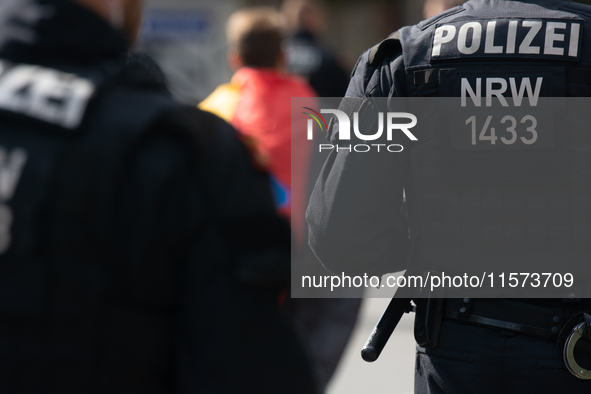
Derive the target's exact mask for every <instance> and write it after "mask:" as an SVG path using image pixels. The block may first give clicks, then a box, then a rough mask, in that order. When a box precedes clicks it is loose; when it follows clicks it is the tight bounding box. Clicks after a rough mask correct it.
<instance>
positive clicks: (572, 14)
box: [307, 0, 591, 394]
mask: <svg viewBox="0 0 591 394" xmlns="http://www.w3.org/2000/svg"><path fill="white" fill-rule="evenodd" d="M590 32H591V7H589V6H584V5H581V4H577V3H573V2H571V1H566V0H523V1H510V0H470V1H468V2H466V3H465V4H463V5H462V6H458V7H455V8H452V9H450V10H448V11H446V12H444V13H442V14H439V15H437V16H435V17H432V18H430V19H428V20H425V21H423V22H421V23H419V24H418V25H416V26H412V27H405V28H403V29H401V30H400V31H398V32H396V33H394V34H393V35H392V36H390V37H389V38H388V39H386V40H384V41H383V42H382V43H380V44H379V45H376V46H375V47H373V48H372V49H370V50H369V51H367V52H366V53H365V54H363V55H362V57H361V58H360V60H359V62H358V66H357V68H356V71H355V74H354V77H353V79H352V81H351V84H350V85H349V89H348V92H347V95H346V96H348V97H356V98H362V99H364V98H365V99H368V100H353V101H349V104H341V109H342V110H343V111H345V112H347V113H348V115H350V118H351V119H353V116H352V114H353V112H356V111H358V110H360V108H361V105H358V106H356V105H351V104H350V102H361V103H363V102H370V101H371V98H374V97H428V96H435V97H436V96H441V97H460V94H461V89H462V81H463V80H464V83H468V84H471V86H472V89H474V88H473V87H474V86H476V85H475V84H476V83H477V82H478V81H480V82H481V83H483V84H485V82H487V78H488V81H490V82H491V83H497V82H498V83H500V84H502V81H499V80H500V79H503V80H504V81H505V82H506V83H507V85H509V83H510V81H511V78H513V80H514V81H515V80H521V81H522V83H524V81H529V82H530V84H531V86H530V88H531V89H530V93H529V94H530V96H531V95H536V94H539V96H541V97H569V96H570V97H582V96H585V97H588V96H589V95H591V79H589V74H590V73H591V69H590V67H591V47H590V43H591V40H590V39H591V35H590V34H591V33H590ZM466 81H467V82H466ZM508 81H509V82H508ZM483 86H484V85H483ZM464 88H465V86H464ZM495 88H499V86H495ZM525 88H526V89H527V87H525ZM500 90H502V89H500ZM507 91H509V89H507ZM536 91H537V93H536ZM473 93H474V95H473V96H474V97H476V96H478V95H484V88H483V90H482V91H478V92H477V90H476V89H474V92H473ZM346 102H347V100H344V101H343V103H346ZM555 133H562V134H563V135H558V134H557V135H556V137H555V138H556V141H561V143H562V141H564V144H561V145H559V144H558V143H557V144H556V145H555V148H553V150H546V151H544V153H545V154H546V155H547V156H545V157H547V158H549V160H556V159H557V158H560V160H562V162H560V166H559V168H560V171H563V172H562V173H560V174H558V175H557V176H554V175H556V174H555V173H553V172H552V173H543V172H542V171H540V169H539V167H538V168H535V167H532V166H533V164H532V163H533V158H534V157H536V154H537V152H538V151H537V150H536V149H538V147H536V146H535V145H533V144H532V145H531V146H532V148H531V149H533V151H532V150H525V149H523V150H520V151H519V152H518V151H514V152H513V153H511V158H510V160H514V163H516V166H515V167H514V172H511V171H509V172H504V174H505V176H506V179H505V180H502V179H499V178H497V179H496V180H495V181H494V182H492V183H490V182H489V183H487V182H488V181H487V180H486V179H487V178H486V177H485V176H484V174H483V175H482V176H481V178H480V179H476V178H475V177H476V175H475V169H483V170H484V169H486V168H485V167H483V166H482V162H481V161H479V160H480V159H479V158H481V157H486V158H488V159H490V158H491V157H492V158H497V159H498V158H499V157H501V156H499V155H502V154H505V155H508V154H507V152H506V151H495V152H492V151H487V152H484V153H482V151H476V152H474V151H472V152H463V153H457V152H453V151H452V152H449V145H446V144H445V143H443V144H441V143H437V138H439V137H438V135H437V134H435V135H432V136H431V138H429V139H421V138H419V141H417V142H414V143H412V144H409V143H408V140H406V142H403V144H404V146H405V150H404V152H402V153H400V154H399V155H397V156H395V157H394V158H393V157H392V156H390V157H386V156H387V155H382V156H380V155H377V156H376V157H379V158H378V159H377V161H376V160H366V159H364V156H363V155H359V154H357V155H356V154H353V153H350V152H349V151H347V150H341V151H340V152H338V153H337V152H336V150H333V151H332V152H331V156H330V157H329V159H328V161H327V162H326V164H325V167H324V169H323V172H322V174H321V175H320V178H319V180H318V183H317V185H316V188H315V190H314V192H313V195H312V199H311V202H310V205H309V208H308V212H307V216H308V222H309V224H310V244H311V246H312V248H313V249H314V251H315V253H316V255H317V256H318V257H319V258H320V260H321V261H322V262H323V264H325V266H327V267H328V268H329V269H331V270H332V271H334V272H341V271H343V269H344V268H346V269H347V270H348V272H351V273H361V272H365V273H368V274H376V275H379V274H383V273H386V272H396V271H400V270H403V269H406V268H409V269H412V270H415V272H416V271H422V270H423V269H425V267H437V264H438V262H439V261H440V260H441V259H449V260H450V261H460V262H465V263H466V264H469V263H470V262H472V263H474V264H477V263H480V262H481V261H480V260H482V261H484V260H485V259H489V260H487V261H498V262H502V261H503V259H511V258H527V257H528V256H531V255H536V256H537V258H540V259H554V261H555V263H554V264H555V265H556V267H559V265H560V264H562V263H563V262H564V261H567V260H568V259H569V258H570V257H572V256H574V255H577V256H579V257H580V256H585V255H586V256H588V255H589V254H588V253H589V250H588V249H589V247H588V244H589V241H588V240H586V238H585V236H586V235H585V236H583V235H582V234H580V233H579V234H578V235H577V234H575V233H576V231H574V229H575V228H578V229H586V228H588V227H589V225H590V223H589V219H588V216H586V215H587V212H589V208H590V206H591V198H590V197H589V193H588V192H589V191H590V190H591V189H590V185H589V181H588V180H587V178H585V176H583V175H581V176H578V175H577V173H579V172H580V168H581V167H580V166H581V165H582V164H581V163H586V162H587V160H588V156H585V155H588V153H586V152H587V151H588V149H589V145H590V144H589V141H587V137H586V136H585V135H582V134H581V135H571V134H567V131H566V130H564V129H559V130H556V131H555ZM524 138H525V137H524ZM337 140H338V136H337V135H336V132H333V135H332V141H333V143H334V144H336V143H337ZM527 142H530V140H527ZM544 148H545V149H550V148H549V147H544ZM444 154H445V155H447V156H446V157H447V158H453V160H456V161H457V162H458V163H463V165H462V166H454V167H449V168H448V167H445V166H446V165H448V166H449V165H450V164H449V163H450V162H451V160H452V159H450V160H448V161H441V160H438V159H437V158H438V157H443V155H444ZM495 155H497V156H495ZM505 157H508V156H505ZM575 157H576V159H575ZM581 160H582V162H581ZM539 163H540V162H539V161H538V164H539ZM456 164H457V163H456ZM437 166H439V167H437ZM588 170H589V169H587V170H583V172H581V174H583V173H587V174H588ZM522 171H529V173H530V174H538V175H539V176H537V177H535V176H534V177H533V178H531V177H530V178H525V179H526V181H522V182H516V179H517V178H516V176H514V174H515V173H523V172H522ZM585 171H587V172H585ZM368 174H371V176H369V177H368ZM443 174H452V175H453V181H451V182H450V181H449V179H450V178H449V177H448V178H442V177H443V176H444V175H443ZM371 179H375V180H376V181H372V180H371ZM475 179H476V181H475ZM540 185H542V186H540ZM359 189H362V192H361V193H357V194H354V193H353V190H359ZM403 193H404V194H405V196H406V204H405V205H403V201H404V198H403ZM491 193H493V194H491ZM536 193H539V194H536ZM552 193H553V194H552ZM363 196H364V197H365V199H363V198H362V197H363ZM552 196H554V197H556V198H554V197H552ZM493 200H494V201H493ZM438 201H439V202H440V203H439V202H438ZM399 212H403V213H404V214H401V215H399V214H398V213H399ZM458 212H461V213H462V215H459V214H458V215H456V214H455V213H458ZM406 215H407V217H405V216H406ZM368 217H371V220H366V219H365V218H368ZM443 218H447V219H445V220H448V221H450V222H449V223H450V225H454V226H456V227H457V228H465V229H471V232H470V231H463V232H460V233H454V234H452V233H445V232H443V233H438V232H437V229H438V228H445V226H440V227H438V226H437V223H438V222H439V223H443V221H444V219H443ZM406 219H407V220H408V224H407V221H406ZM454 220H460V222H454ZM534 225H538V226H540V225H541V226H542V227H544V228H545V229H546V230H545V231H544V232H543V233H540V234H536V233H535V232H532V233H528V234H527V239H520V241H521V243H520V242H515V241H516V240H515V239H511V238H510V237H511V236H510V234H518V233H519V232H521V231H522V230H523V229H525V228H526V227H527V226H534ZM462 226H465V227H462ZM494 226H496V227H497V228H498V227H499V226H500V227H501V228H503V234H504V235H503V237H504V238H503V242H504V244H503V245H501V246H498V247H502V248H503V253H494V252H495V251H492V253H491V250H490V245H491V243H487V241H488V240H487V239H486V238H479V237H480V236H482V235H480V234H484V233H485V232H484V231H483V230H484V229H490V228H491V227H494ZM560 226H562V227H560ZM565 226H566V227H565ZM569 226H573V227H572V229H568V228H570V227H569ZM559 227H560V228H562V229H564V228H567V229H568V230H566V231H562V232H556V231H554V232H552V231H549V230H551V229H556V228H559ZM343 228H346V229H350V230H349V231H347V232H343V231H340V232H339V231H337V230H338V229H343ZM537 228H538V229H539V228H540V227H537ZM582 231H586V230H582ZM409 233H410V242H409V239H408V238H409V235H408V234H409ZM585 234H588V233H587V232H585ZM454 237H455V238H454ZM482 237H484V236H482ZM359 239H364V240H371V241H372V242H371V248H370V247H368V246H367V245H365V246H364V245H363V244H362V242H360V241H359ZM458 245H459V246H458ZM462 245H468V246H470V247H471V249H470V250H467V249H463V246H462ZM487 246H489V248H488V249H487V248H486V247H487ZM464 247H465V246H464ZM536 248H537V250H536ZM540 248H543V250H545V254H543V253H542V254H540V253H539V250H540ZM406 255H408V256H409V258H408V260H406V259H404V258H401V257H400V256H406ZM495 259H497V260H495ZM446 262H447V263H449V262H448V261H446ZM417 303H418V309H417V311H418V312H420V308H421V305H424V303H423V302H421V301H420V300H418V302H417ZM589 310H591V303H590V302H589V301H588V300H585V299H538V300H528V299H505V300H500V299H498V300H492V299H468V298H467V299H448V300H445V302H444V304H443V308H442V313H441V315H442V317H443V320H442V321H441V326H440V329H439V330H436V331H438V339H437V341H436V346H435V344H434V343H432V342H433V341H431V343H426V342H425V341H422V339H424V338H417V339H418V342H419V345H418V346H417V358H416V376H415V391H416V392H417V393H462V394H463V393H524V392H527V393H533V392H535V393H557V392H588V391H589V390H591V381H590V380H588V379H589V375H588V369H589V368H591V364H590V363H589V358H588V356H589V351H588V349H589V347H588V344H587V343H586V344H584V345H583V343H581V346H582V347H581V349H580V354H579V359H578V363H579V364H580V366H581V367H582V368H579V369H578V370H572V371H569V369H567V366H566V365H565V360H564V359H563V354H562V348H563V346H564V341H565V339H564V338H565V337H569V335H570V334H571V333H572V328H573V325H574V324H578V323H579V322H581V321H583V320H584V318H583V316H584V315H583V313H584V312H588V311H589ZM587 319H588V317H587ZM581 324H583V323H581ZM586 324H588V323H586ZM415 335H416V331H415ZM570 337H571V338H572V335H571V336H570ZM557 345H558V346H557ZM571 361H572V360H571ZM571 369H572V368H571Z"/></svg>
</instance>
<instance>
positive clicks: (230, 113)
mask: <svg viewBox="0 0 591 394" xmlns="http://www.w3.org/2000/svg"><path fill="white" fill-rule="evenodd" d="M282 23H283V21H282V18H281V15H280V14H279V12H277V11H275V10H274V9H272V8H270V7H251V8H245V9H242V10H239V11H236V12H235V13H234V14H232V15H231V16H230V18H229V20H228V23H227V28H226V36H227V39H228V46H229V49H228V62H229V64H230V67H232V69H234V70H235V74H234V76H233V77H232V80H231V81H230V82H229V83H227V84H223V85H221V86H219V87H218V88H217V89H216V90H215V91H214V92H213V93H212V94H211V95H210V96H209V97H208V98H206V99H205V100H204V101H203V102H202V103H201V104H200V105H199V107H200V108H201V109H203V110H206V111H210V112H213V113H214V114H216V115H218V116H220V117H222V118H224V119H225V120H227V121H228V122H230V123H231V124H232V125H233V126H234V127H235V128H236V129H237V130H238V131H239V132H240V133H241V134H242V135H243V136H244V137H245V141H246V142H247V143H248V144H251V146H252V147H253V148H254V152H256V153H255V155H256V157H257V159H256V160H257V161H258V164H260V165H263V166H264V167H266V168H267V169H268V170H269V172H270V173H271V175H272V177H273V181H274V189H275V190H276V191H277V190H279V194H280V195H281V194H282V196H280V197H279V203H278V206H279V210H280V212H282V213H283V214H285V215H286V216H288V217H289V216H290V214H291V211H292V210H293V211H294V215H292V227H293V230H294V234H295V236H296V238H297V240H298V243H301V240H302V234H303V225H304V220H303V212H304V209H305V205H306V202H305V201H304V199H305V197H304V196H305V195H306V194H307V190H306V189H307V172H308V168H307V163H308V161H309V159H308V158H309V155H310V149H309V147H308V146H309V145H308V143H307V141H306V139H305V138H301V139H294V140H293V141H292V139H291V98H292V97H310V106H313V105H314V102H315V100H314V99H313V98H312V97H314V96H315V93H314V90H313V89H312V88H311V87H310V86H309V85H308V83H307V82H306V81H305V80H304V79H302V78H300V77H297V76H294V75H291V74H288V73H286V72H284V71H283V69H284V66H285V56H284V53H283V51H282V49H281V46H282V42H283V33H282V30H283V24H282ZM300 112H301V111H298V114H300ZM297 116H299V115H297ZM302 116H304V115H302ZM292 152H293V153H294V154H296V155H298V162H299V163H302V165H301V166H298V167H299V168H294V171H293V172H292V170H291V155H292ZM303 167H305V168H303ZM292 190H294V191H296V192H295V193H292ZM276 195H277V193H276Z"/></svg>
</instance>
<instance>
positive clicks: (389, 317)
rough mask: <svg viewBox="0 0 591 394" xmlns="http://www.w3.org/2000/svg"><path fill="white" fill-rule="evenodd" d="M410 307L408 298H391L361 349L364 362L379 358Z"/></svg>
mask: <svg viewBox="0 0 591 394" xmlns="http://www.w3.org/2000/svg"><path fill="white" fill-rule="evenodd" d="M410 306H411V305H410V298H392V301H390V304H388V307H387V308H386V310H385V311H384V313H383V314H382V317H380V320H379V321H378V323H377V324H376V326H375V327H374V329H373V331H372V333H371V335H370V336H369V338H368V339H367V342H365V345H364V346H363V349H361V357H362V358H363V359H364V360H365V361H367V362H368V363H371V362H374V361H376V360H377V359H378V357H380V354H381V353H382V350H384V346H386V343H387V342H388V339H390V336H391V335H392V332H393V331H394V329H395V328H396V326H397V325H398V322H399V321H400V319H401V318H402V315H404V313H405V312H408V310H409V309H410Z"/></svg>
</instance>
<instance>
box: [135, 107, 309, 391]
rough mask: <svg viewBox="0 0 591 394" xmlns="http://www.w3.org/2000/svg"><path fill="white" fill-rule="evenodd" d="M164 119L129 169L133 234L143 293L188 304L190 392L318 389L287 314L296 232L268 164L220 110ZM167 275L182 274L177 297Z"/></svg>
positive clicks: (182, 360) (180, 332)
mask: <svg viewBox="0 0 591 394" xmlns="http://www.w3.org/2000/svg"><path fill="white" fill-rule="evenodd" d="M153 129H154V131H153V133H152V134H151V136H150V137H149V138H148V139H147V141H146V142H145V143H144V144H143V145H142V147H141V149H140V153H139V154H138V155H137V157H136V159H134V163H133V164H132V165H131V170H130V175H129V177H127V182H130V184H127V185H126V187H127V189H128V191H129V193H128V194H129V195H130V196H133V199H131V198H130V200H129V201H126V203H125V206H126V207H128V209H129V210H131V211H132V212H131V215H130V212H127V215H128V216H129V217H130V219H128V221H129V223H127V224H128V226H127V228H129V229H131V230H130V231H129V234H127V235H125V236H126V238H127V239H128V242H129V241H132V242H131V243H130V244H131V245H134V246H135V247H134V249H133V250H131V252H130V255H131V256H134V255H136V256H142V257H141V258H139V257H138V258H136V259H134V261H137V262H138V264H141V266H138V268H137V272H138V274H137V276H136V277H138V278H139V277H142V278H143V279H144V280H139V279H138V280H137V281H136V283H137V284H138V290H139V291H136V292H135V294H136V297H135V298H136V299H139V300H150V299H152V300H154V301H153V302H158V301H160V302H162V303H164V304H165V305H166V304H170V305H172V306H173V307H174V308H179V309H180V317H179V319H180V321H179V324H178V327H177V333H176V334H175V338H176V344H175V346H176V351H177V353H178V358H177V362H178V363H179V371H180V372H179V374H180V377H179V384H180V385H181V387H180V389H179V392H204V393H209V392H211V393H237V392H241V391H243V390H244V388H245V387H248V388H249V389H252V390H253V392H257V393H269V394H271V393H279V392H282V393H294V394H295V393H313V392H314V389H313V381H312V377H311V376H312V375H311V373H310V371H309V366H308V362H307V360H306V357H305V356H304V353H303V350H302V349H301V348H300V345H299V343H298V341H297V340H296V338H295V336H294V335H293V334H292V333H291V331H290V330H289V329H288V328H287V327H286V326H284V323H283V322H282V320H281V319H280V317H279V306H278V294H279V290H280V289H282V288H285V286H286V284H287V283H288V280H289V272H290V257H291V256H290V253H291V252H290V246H291V244H290V241H291V238H290V230H289V224H288V223H287V222H286V221H285V220H284V219H282V218H280V217H279V216H278V215H277V213H276V211H275V207H274V203H273V198H272V194H271V189H270V183H269V179H268V175H267V174H266V173H265V172H263V171H259V170H257V169H256V168H255V166H253V164H252V162H251V159H250V156H249V152H248V151H247V149H246V148H245V147H244V145H243V144H242V143H241V142H240V141H239V139H238V138H237V134H236V132H235V131H234V130H233V129H232V128H231V127H230V126H229V125H227V124H226V123H225V122H223V121H222V120H220V119H219V118H217V117H213V115H211V114H205V113H202V112H201V111H198V110H196V109H183V110H175V111H173V112H171V113H169V114H166V115H165V116H164V117H162V118H161V119H160V120H159V121H158V122H156V124H155V125H154V126H153ZM153 207H157V209H156V212H158V214H157V215H155V216H154V215H150V214H149V213H150V212H151V211H152V210H153ZM149 270H153V271H154V272H152V273H150V272H149ZM174 272H176V273H177V274H176V275H175V274H174ZM167 275H168V276H169V277H170V280H168V281H166V277H167ZM146 278H151V282H152V283H151V284H152V286H151V287H150V286H148V287H145V286H146V283H149V282H150V280H145V279H146ZM159 283H160V285H158V284H159ZM163 283H170V284H172V289H171V291H170V294H169V296H168V301H167V299H166V298H167V297H164V296H163V294H161V293H162V289H166V285H162V284H163ZM142 286H143V287H142ZM156 292H157V293H158V294H156ZM153 302H152V303H153Z"/></svg>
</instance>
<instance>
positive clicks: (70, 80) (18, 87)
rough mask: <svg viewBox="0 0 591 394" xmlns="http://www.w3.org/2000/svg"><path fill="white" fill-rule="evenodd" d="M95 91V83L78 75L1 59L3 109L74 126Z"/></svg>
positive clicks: (1, 104)
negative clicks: (14, 63)
mask: <svg viewBox="0 0 591 394" xmlns="http://www.w3.org/2000/svg"><path fill="white" fill-rule="evenodd" d="M94 91H95V86H94V85H93V84H92V82H90V81H88V80H86V79H83V78H80V77H79V76H77V75H74V74H68V73H63V72H60V71H57V70H53V69H49V68H43V67H40V66H33V65H26V64H21V65H16V66H12V65H10V64H8V63H6V62H0V109H4V110H7V111H11V112H16V113H20V114H22V115H25V116H29V117H32V118H36V119H39V120H42V121H45V122H49V123H53V124H56V125H59V126H62V127H65V128H69V129H73V128H76V127H78V126H79V125H80V123H81V122H82V118H83V117H84V113H85V111H86V106H87V104H88V100H89V99H90V97H91V96H92V94H93V93H94Z"/></svg>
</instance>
